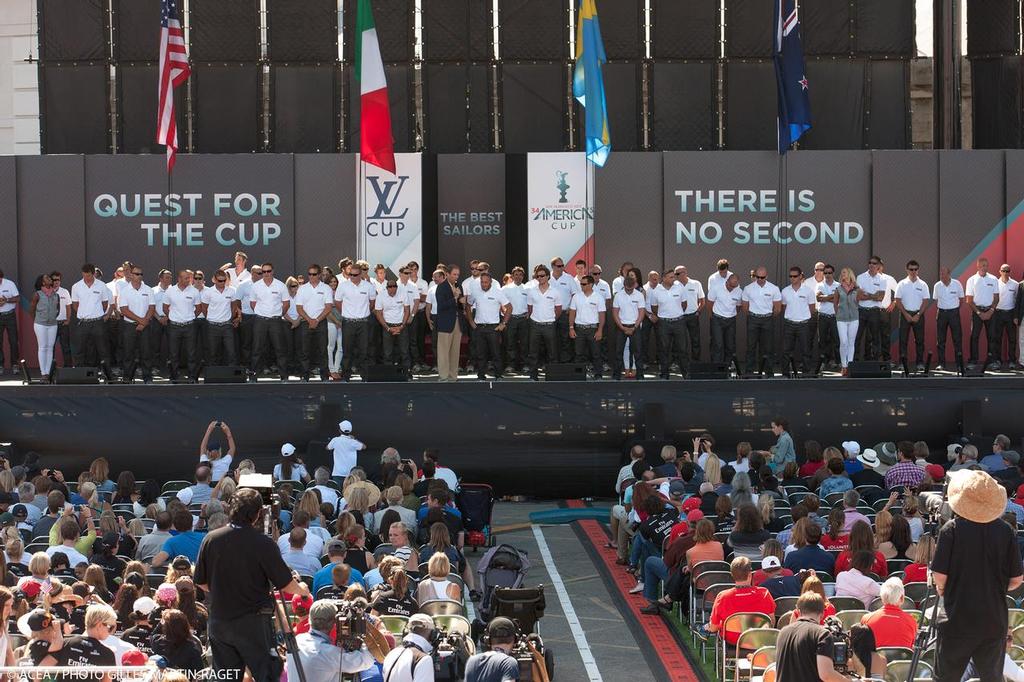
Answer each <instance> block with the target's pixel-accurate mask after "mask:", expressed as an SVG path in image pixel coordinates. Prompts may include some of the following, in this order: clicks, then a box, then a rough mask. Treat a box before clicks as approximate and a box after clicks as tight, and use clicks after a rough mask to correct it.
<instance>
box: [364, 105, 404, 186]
mask: <svg viewBox="0 0 1024 682" xmlns="http://www.w3.org/2000/svg"><path fill="white" fill-rule="evenodd" d="M360 105H361V109H360V113H359V127H360V139H361V144H360V152H361V154H362V160H363V161H365V162H366V163H370V164H373V165H374V166H377V167H378V168H383V169H384V170H386V171H389V172H390V173H394V172H395V170H396V166H395V141H394V138H393V137H392V136H391V109H390V108H389V106H388V90H387V88H380V89H379V90H374V91H373V92H367V93H365V94H364V95H362V97H361V98H360Z"/></svg>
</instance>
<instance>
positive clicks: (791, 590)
mask: <svg viewBox="0 0 1024 682" xmlns="http://www.w3.org/2000/svg"><path fill="white" fill-rule="evenodd" d="M761 570H762V571H763V572H764V575H765V577H764V579H763V580H762V581H761V583H760V585H761V587H763V588H765V589H766V590H768V592H770V593H771V595H772V597H773V598H775V599H778V598H779V597H795V596H797V595H799V594H800V580H799V579H798V578H797V577H796V576H794V575H793V572H792V571H786V569H784V568H782V563H781V562H780V561H779V558H778V557H777V556H773V555H768V556H766V557H765V558H764V559H761ZM783 571H786V572H787V573H789V575H783Z"/></svg>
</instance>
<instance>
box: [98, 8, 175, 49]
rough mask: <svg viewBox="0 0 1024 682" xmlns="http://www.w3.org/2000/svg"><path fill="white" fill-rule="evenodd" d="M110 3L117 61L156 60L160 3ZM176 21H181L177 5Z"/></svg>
mask: <svg viewBox="0 0 1024 682" xmlns="http://www.w3.org/2000/svg"><path fill="white" fill-rule="evenodd" d="M113 1H114V5H113V7H114V54H115V55H116V57H115V58H116V59H119V60H121V61H125V62H127V61H143V62H155V61H157V60H158V59H160V0H113ZM178 12H179V14H178V16H179V18H184V16H185V13H184V10H183V8H182V6H181V5H180V4H179V6H178Z"/></svg>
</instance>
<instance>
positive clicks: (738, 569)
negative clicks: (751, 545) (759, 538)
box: [708, 557, 775, 644]
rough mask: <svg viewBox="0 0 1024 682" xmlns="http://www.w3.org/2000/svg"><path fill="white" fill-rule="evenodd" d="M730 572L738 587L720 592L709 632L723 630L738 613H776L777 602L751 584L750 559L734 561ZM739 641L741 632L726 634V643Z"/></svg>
mask: <svg viewBox="0 0 1024 682" xmlns="http://www.w3.org/2000/svg"><path fill="white" fill-rule="evenodd" d="M729 572H730V573H732V579H733V580H734V581H736V587H732V588H729V589H728V590H725V591H724V592H720V593H719V594H718V596H717V597H715V604H714V606H712V607H711V620H710V621H709V622H708V631H709V632H718V631H719V630H721V629H722V626H723V625H725V621H726V620H728V618H729V616H732V615H734V614H737V613H766V614H768V615H769V616H771V615H773V614H774V613H775V600H774V599H773V598H772V595H771V594H770V593H769V592H768V590H766V589H765V588H763V587H754V586H753V585H751V584H750V574H751V572H752V571H751V570H750V559H748V558H746V557H737V558H735V559H733V560H732V564H731V565H730V567H729ZM737 639H739V632H726V633H725V641H726V642H728V643H729V644H735V643H736V640H737Z"/></svg>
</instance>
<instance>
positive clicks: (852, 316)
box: [836, 268, 860, 377]
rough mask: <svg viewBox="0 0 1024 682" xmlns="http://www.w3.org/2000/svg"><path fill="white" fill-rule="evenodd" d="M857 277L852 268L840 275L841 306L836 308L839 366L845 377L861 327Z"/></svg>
mask: <svg viewBox="0 0 1024 682" xmlns="http://www.w3.org/2000/svg"><path fill="white" fill-rule="evenodd" d="M858 291H859V289H858V287H857V275H855V274H853V270H852V269H850V268H843V270H842V272H841V273H840V275H839V288H838V289H836V293H838V294H839V305H838V306H836V328H837V329H838V331H839V364H840V365H842V368H843V376H844V377H845V376H847V374H848V367H849V364H850V363H851V362H852V361H853V352H854V351H855V350H856V349H857V327H859V326H860V309H859V305H858V301H857V292H858Z"/></svg>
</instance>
